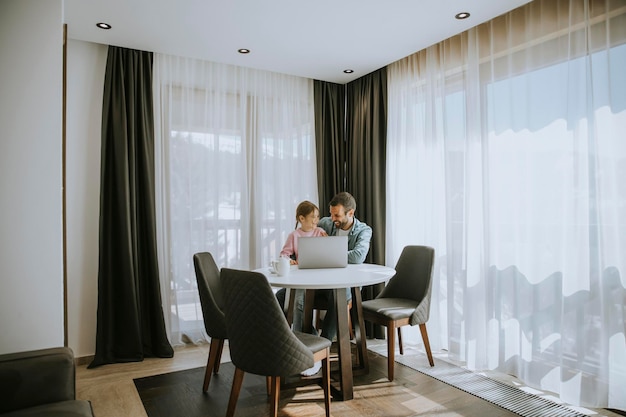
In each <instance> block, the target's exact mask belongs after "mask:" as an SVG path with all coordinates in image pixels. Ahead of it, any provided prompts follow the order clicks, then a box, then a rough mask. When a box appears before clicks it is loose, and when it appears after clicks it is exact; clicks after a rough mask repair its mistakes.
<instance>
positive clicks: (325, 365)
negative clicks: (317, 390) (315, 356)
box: [322, 349, 330, 417]
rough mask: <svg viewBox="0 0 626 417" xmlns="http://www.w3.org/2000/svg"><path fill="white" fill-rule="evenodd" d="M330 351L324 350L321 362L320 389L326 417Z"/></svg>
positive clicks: (328, 410)
mask: <svg viewBox="0 0 626 417" xmlns="http://www.w3.org/2000/svg"><path fill="white" fill-rule="evenodd" d="M329 358H330V349H327V350H326V358H325V359H324V360H323V361H322V389H323V390H324V408H325V410H326V417H330V366H329V363H328V362H329V360H330V359H329Z"/></svg>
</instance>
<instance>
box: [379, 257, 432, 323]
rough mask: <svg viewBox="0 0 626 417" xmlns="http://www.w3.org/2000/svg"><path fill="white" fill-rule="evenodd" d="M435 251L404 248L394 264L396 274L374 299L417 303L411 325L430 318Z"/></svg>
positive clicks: (424, 321)
mask: <svg viewBox="0 0 626 417" xmlns="http://www.w3.org/2000/svg"><path fill="white" fill-rule="evenodd" d="M434 262H435V250H434V249H433V248H431V247H430V246H419V245H414V246H405V247H404V249H402V253H401V254H400V258H398V262H397V264H396V268H395V269H396V274H395V275H394V276H393V277H392V278H391V279H390V280H389V282H388V283H387V285H386V286H385V288H384V289H383V290H382V291H381V293H380V294H378V296H377V297H376V298H400V299H409V300H413V301H417V302H418V303H419V305H418V308H417V309H416V311H415V312H414V313H413V316H412V318H411V325H416V324H420V323H426V322H427V321H428V318H429V316H430V295H431V288H432V282H433V281H432V276H433V264H434Z"/></svg>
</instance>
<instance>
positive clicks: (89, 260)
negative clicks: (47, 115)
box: [66, 39, 107, 357]
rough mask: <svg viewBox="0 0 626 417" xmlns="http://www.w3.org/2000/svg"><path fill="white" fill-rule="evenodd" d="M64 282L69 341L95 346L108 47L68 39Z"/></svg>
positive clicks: (79, 352)
mask: <svg viewBox="0 0 626 417" xmlns="http://www.w3.org/2000/svg"><path fill="white" fill-rule="evenodd" d="M67 55H68V57H67V125H66V126H67V130H66V141H67V155H66V156H67V163H66V185H67V190H66V204H67V282H68V302H67V303H68V333H69V346H70V347H71V348H72V349H73V350H74V355H76V357H83V356H91V355H93V354H94V353H95V349H96V323H97V322H96V312H97V305H98V235H99V231H98V228H99V213H100V144H101V139H100V138H101V126H102V92H103V88H104V73H105V68H106V57H107V46H106V45H100V44H95V43H89V42H82V41H76V40H71V39H70V40H68V43H67Z"/></svg>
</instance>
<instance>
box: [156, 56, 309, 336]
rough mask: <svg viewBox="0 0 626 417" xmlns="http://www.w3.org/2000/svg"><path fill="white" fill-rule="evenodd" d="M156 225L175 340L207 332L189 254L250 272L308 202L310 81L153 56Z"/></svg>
mask: <svg viewBox="0 0 626 417" xmlns="http://www.w3.org/2000/svg"><path fill="white" fill-rule="evenodd" d="M154 92H155V121H156V123H155V124H156V140H157V146H156V148H157V152H156V160H157V163H156V166H157V184H156V189H157V217H158V219H157V224H158V231H159V244H160V245H161V247H159V258H160V259H159V261H160V273H161V280H162V283H163V286H162V294H163V302H164V310H165V315H166V321H167V322H168V325H169V326H168V334H169V336H170V340H171V341H172V343H174V344H178V343H181V342H189V341H191V342H196V341H199V340H202V339H204V338H205V337H206V334H205V333H204V324H203V322H202V313H201V309H200V304H199V299H198V291H197V287H196V278H195V274H194V268H193V260H192V257H193V254H194V253H196V252H201V251H207V252H211V254H212V255H213V257H214V258H215V260H216V262H217V264H218V266H219V267H220V268H221V267H231V268H259V267H261V266H264V265H268V264H269V261H270V260H271V259H273V258H276V257H277V256H278V254H279V252H280V250H281V248H282V245H283V243H284V240H285V238H286V236H287V233H289V232H290V231H291V230H293V228H294V225H295V210H296V206H297V204H298V203H299V202H300V201H302V200H305V199H307V200H311V201H313V202H317V176H316V164H315V146H314V123H315V122H314V117H313V81H312V80H309V79H305V78H299V77H292V76H286V75H281V74H277V73H271V72H266V71H257V70H252V69H247V68H241V67H235V66H230V65H223V64H216V63H211V62H205V61H199V60H194V59H189V58H179V57H173V56H165V55H159V54H155V62H154Z"/></svg>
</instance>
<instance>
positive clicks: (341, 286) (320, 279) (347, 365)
mask: <svg viewBox="0 0 626 417" xmlns="http://www.w3.org/2000/svg"><path fill="white" fill-rule="evenodd" d="M255 272H260V273H262V274H263V275H265V276H266V277H267V280H268V282H269V283H270V285H272V286H273V287H281V288H290V289H304V290H307V291H306V297H305V307H304V323H303V331H305V332H306V331H308V330H309V329H310V326H311V322H312V305H313V299H314V293H315V291H314V290H319V289H332V290H334V291H335V302H336V308H337V353H338V356H339V389H334V390H333V391H334V394H338V395H339V397H340V398H341V399H343V400H351V399H352V398H353V397H354V385H353V372H352V354H351V350H350V329H349V328H348V311H347V308H346V304H345V303H346V298H347V297H346V288H350V289H351V291H352V310H351V313H350V314H351V315H352V322H353V323H355V339H356V344H357V355H358V358H357V359H358V363H359V367H358V369H360V370H363V372H367V371H368V370H369V361H368V358H367V346H366V340H365V324H364V323H363V309H362V307H361V291H360V288H361V287H363V286H366V285H373V284H379V283H381V282H386V281H388V280H389V279H390V278H391V277H392V276H393V275H394V274H395V273H396V271H395V270H394V269H393V268H390V267H387V266H383V265H374V264H349V265H348V266H347V267H345V268H321V269H299V268H298V267H297V266H296V265H292V266H291V268H290V271H289V275H287V276H282V277H281V276H278V275H277V274H275V273H272V272H271V271H270V268H260V269H256V270H255ZM333 388H334V387H333Z"/></svg>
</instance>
